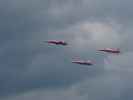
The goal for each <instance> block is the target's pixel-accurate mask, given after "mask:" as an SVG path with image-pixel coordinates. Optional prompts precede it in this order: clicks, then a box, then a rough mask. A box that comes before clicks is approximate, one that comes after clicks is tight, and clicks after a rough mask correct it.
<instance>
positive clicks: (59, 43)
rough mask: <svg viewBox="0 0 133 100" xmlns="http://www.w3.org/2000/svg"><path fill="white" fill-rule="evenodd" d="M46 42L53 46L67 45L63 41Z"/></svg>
mask: <svg viewBox="0 0 133 100" xmlns="http://www.w3.org/2000/svg"><path fill="white" fill-rule="evenodd" d="M46 42H47V43H49V44H55V45H64V46H65V45H67V43H66V42H64V41H56V40H50V41H46Z"/></svg>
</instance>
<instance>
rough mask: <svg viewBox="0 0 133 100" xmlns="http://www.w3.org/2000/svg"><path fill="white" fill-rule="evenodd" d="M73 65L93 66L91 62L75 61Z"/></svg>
mask: <svg viewBox="0 0 133 100" xmlns="http://www.w3.org/2000/svg"><path fill="white" fill-rule="evenodd" d="M72 63H76V64H81V65H93V63H92V62H91V61H83V60H75V61H72Z"/></svg>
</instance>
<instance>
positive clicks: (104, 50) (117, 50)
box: [98, 48, 120, 54]
mask: <svg viewBox="0 0 133 100" xmlns="http://www.w3.org/2000/svg"><path fill="white" fill-rule="evenodd" d="M98 51H103V52H107V53H114V54H119V53H120V49H118V48H105V49H100V50H98Z"/></svg>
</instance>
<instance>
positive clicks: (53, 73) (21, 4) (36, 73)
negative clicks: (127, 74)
mask: <svg viewBox="0 0 133 100" xmlns="http://www.w3.org/2000/svg"><path fill="white" fill-rule="evenodd" d="M132 4H133V2H132V1H130V0H110V1H107V0H100V1H99V0H82V1H81V0H39V1H36V0H10V1H9V0H2V1H0V15H1V16H0V26H1V27H0V80H1V82H0V95H1V96H3V95H4V96H7V95H10V94H12V93H21V92H25V93H27V91H30V90H34V89H35V88H41V89H42V88H44V89H46V88H48V87H49V88H58V87H67V86H68V85H71V84H72V83H76V82H79V81H80V80H82V79H86V77H87V82H85V84H87V83H88V82H89V81H90V78H94V81H91V85H90V84H89V86H91V87H92V88H91V90H93V89H94V91H93V92H92V97H89V96H90V95H88V96H85V97H84V96H83V98H84V99H88V98H92V100H97V99H98V97H101V98H103V97H104V96H105V95H104V94H105V93H106V91H108V92H107V94H106V95H107V96H105V97H106V98H108V99H109V97H110V96H114V98H117V100H118V99H119V98H120V97H119V92H120V91H119V90H120V89H121V87H120V88H117V89H118V91H117V92H118V95H117V94H116V95H115V94H114V95H110V91H109V90H111V91H113V92H114V91H115V90H116V89H115V87H117V86H118V84H119V83H120V82H121V81H122V80H120V81H119V80H118V81H117V82H116V83H115V82H114V81H115V79H116V80H117V78H115V76H110V75H109V76H108V75H107V74H104V75H103V77H101V78H100V79H99V76H100V75H101V72H104V70H103V67H102V66H103V62H102V60H103V56H101V55H100V56H95V53H94V52H93V51H92V50H91V51H87V52H86V53H87V54H86V53H85V54H84V52H82V50H81V52H80V54H82V55H81V56H83V57H86V56H90V55H91V56H92V57H93V58H97V59H96V60H100V61H99V63H98V65H99V66H94V68H92V69H89V70H88V69H86V68H82V69H81V68H80V67H78V66H76V65H72V64H71V59H70V58H72V55H76V54H77V53H74V52H71V49H69V48H67V47H65V48H63V47H61V48H60V47H50V46H48V45H44V44H43V43H42V40H47V39H51V38H52V39H61V38H62V37H63V39H64V40H70V39H71V35H73V33H72V32H74V31H75V30H74V29H75V27H76V29H77V30H80V29H81V28H80V27H82V24H81V23H82V22H85V21H86V22H89V21H92V22H93V21H95V22H96V24H91V23H89V24H88V23H87V25H90V26H89V28H93V30H92V31H89V32H94V33H95V31H94V29H95V26H97V23H98V27H99V26H100V28H102V31H100V33H99V34H100V35H99V34H96V33H95V34H94V36H93V37H94V39H96V40H97V39H98V42H99V41H100V43H104V42H103V40H106V36H107V35H105V36H104V34H105V33H104V32H110V30H111V32H110V34H111V35H110V34H108V35H109V36H110V37H111V39H114V38H112V37H114V36H115V37H116V36H118V37H120V35H119V34H121V35H122V39H121V37H120V41H121V40H122V41H123V37H124V39H125V41H126V42H125V41H124V44H122V46H121V47H123V48H124V47H126V48H128V49H130V50H131V51H132V47H130V46H131V44H128V43H130V42H131V41H132V39H131V38H130V36H132V35H131V32H132V30H131V29H132V27H131V25H132V17H133V14H132V12H133V11H132ZM108 19H109V20H110V19H111V21H116V22H118V23H119V24H122V28H121V29H120V31H119V32H123V31H124V32H123V33H117V32H118V31H116V30H117V28H116V29H115V28H114V27H116V26H118V27H119V24H118V25H114V24H113V27H112V26H110V25H108ZM80 22H81V23H80ZM77 23H78V25H77ZM76 25H77V26H76ZM83 25H84V24H83ZM105 26H107V27H105ZM125 26H126V27H125ZM128 26H130V28H129V27H128ZM70 27H72V29H71V30H72V31H71V30H70V31H68V30H67V29H69V28H70ZM87 27H88V26H87ZM104 28H105V29H104ZM108 29H109V31H108ZM128 29H130V31H131V32H130V31H129V30H128ZM106 30H107V31H106ZM112 30H113V31H112ZM114 30H115V31H114ZM54 32H55V34H54ZM56 32H57V33H58V32H64V33H62V34H60V35H59V34H57V33H56ZM67 32H71V33H69V34H68V33H67ZM102 32H103V33H102ZM115 32H116V33H115ZM53 34H54V35H53ZM67 34H68V35H67ZM88 34H91V33H88ZM112 34H113V35H112ZM123 34H124V35H123ZM125 34H126V35H125ZM77 35H79V36H82V34H77ZM95 35H96V38H95ZM97 35H99V37H102V38H100V39H99V37H97ZM85 36H86V34H85ZM88 36H90V35H88ZM69 38H70V39H69ZM107 39H109V38H107ZM117 39H119V38H115V40H114V41H116V40H117ZM86 40H88V38H87V39H86ZM90 40H91V39H90ZM70 41H71V40H70ZM101 41H102V42H101ZM76 42H77V41H76ZM87 42H88V41H87ZM89 42H95V41H89ZM110 42H111V43H110V44H112V45H115V43H114V42H112V40H111V41H110ZM116 42H117V41H116ZM83 43H84V42H83ZM122 43H123V42H122ZM118 44H119V43H118ZM125 44H128V46H127V45H126V46H125ZM107 45H108V44H107ZM118 46H119V45H118ZM59 49H60V50H59ZM92 52H93V53H94V54H91V53H92ZM112 66H113V65H112ZM96 68H97V69H96ZM104 73H105V72H104ZM113 74H114V73H111V75H113ZM106 75H107V77H106ZM108 78H110V79H109V80H107V81H106V79H108ZM118 79H119V78H118ZM101 80H104V81H105V85H106V86H105V87H104V86H103V85H102V83H103V82H101ZM124 80H125V79H124ZM110 81H112V82H111V83H109V82H110ZM99 82H101V83H100V85H98V84H97V83H99ZM93 83H95V84H94V85H93ZM129 83H130V82H129ZM127 84H128V82H127V83H125V91H124V89H123V88H122V89H123V90H122V92H123V93H124V94H125V96H124V98H125V100H126V98H128V97H126V96H128V95H129V96H130V93H128V89H127V88H126V85H127ZM81 85H83V86H84V82H83V84H82V83H81ZM89 86H88V85H87V86H86V85H85V87H87V89H88V87H89ZM96 86H97V88H100V87H102V88H104V89H103V91H102V89H101V88H100V90H101V91H102V92H101V94H100V95H99V94H98V93H99V91H98V92H96V91H97V90H98V89H96V88H95V87H96ZM112 86H113V89H111V87H112ZM131 87H132V85H131ZM77 88H79V89H78V90H77ZM106 88H107V89H106ZM88 90H89V89H88ZM88 90H87V92H85V94H84V93H83V94H84V95H86V94H87V93H90V92H91V91H88ZM77 91H80V86H77V87H76V89H74V92H73V90H72V95H71V94H69V92H70V93H71V89H70V90H68V91H64V90H61V92H60V90H59V92H57V94H58V93H59V94H62V95H63V97H62V98H64V97H66V96H67V97H68V96H70V98H68V99H70V100H73V99H75V100H77V98H78V97H79V95H78V96H77V94H75V92H77ZM126 91H127V92H126ZM34 92H35V94H38V92H37V93H36V91H33V94H34ZM43 92H44V91H41V92H39V93H43ZM45 92H47V91H45ZM53 92H54V93H53V94H54V96H51V97H53V98H54V97H56V93H55V91H53ZM62 92H63V93H62ZM125 92H126V93H125ZM50 93H51V92H50ZM50 93H45V96H46V100H50ZM65 93H66V94H65ZM47 94H49V96H47ZM95 94H96V95H97V96H95V97H94V95H95ZM31 95H32V93H31ZM29 97H30V95H28V94H26V97H25V100H27V98H29ZM35 97H36V98H39V96H38V95H36V96H35ZM20 98H21V96H20ZM20 98H19V97H18V99H20ZM44 98H45V97H44V96H42V98H41V99H44ZM58 98H59V99H61V98H60V96H58V97H57V99H58ZM83 98H82V96H81V98H80V99H83ZM111 98H113V97H111ZM21 99H22V98H21ZM21 99H20V100H21ZM31 99H33V98H32V96H31ZM80 99H79V100H80ZM16 100H17V99H16ZM123 100H124V99H123ZM129 100H130V99H129Z"/></svg>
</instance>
